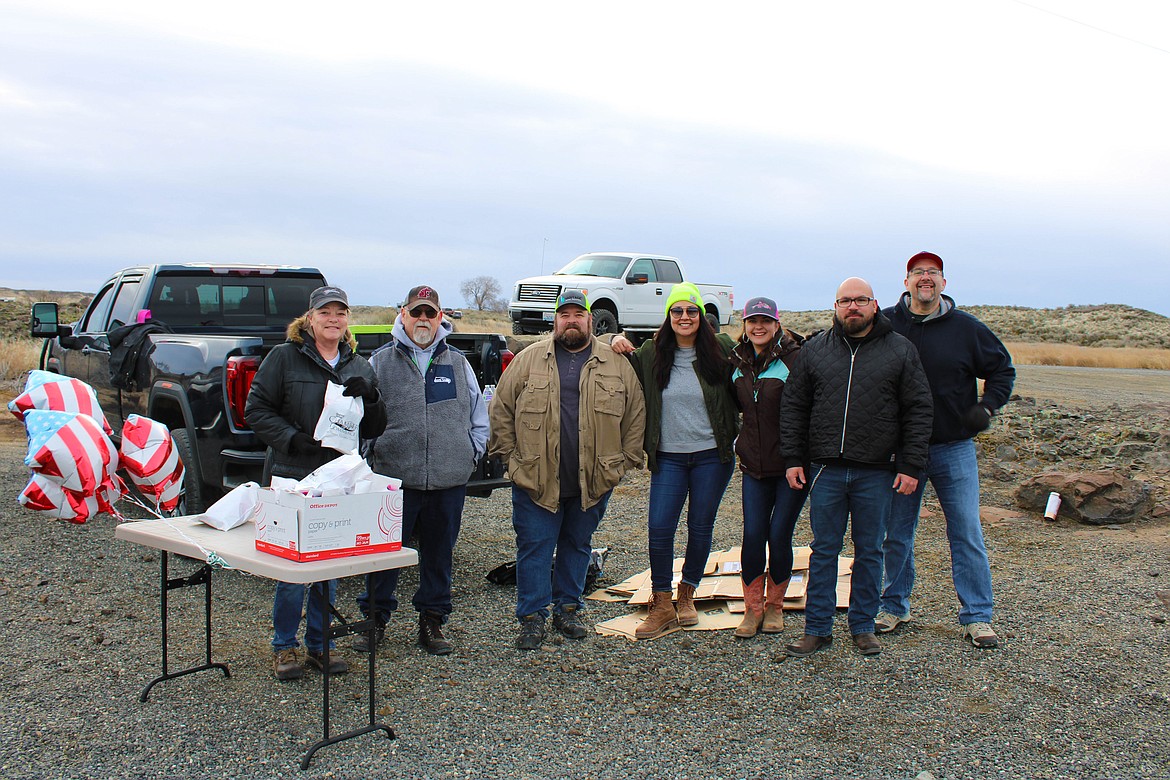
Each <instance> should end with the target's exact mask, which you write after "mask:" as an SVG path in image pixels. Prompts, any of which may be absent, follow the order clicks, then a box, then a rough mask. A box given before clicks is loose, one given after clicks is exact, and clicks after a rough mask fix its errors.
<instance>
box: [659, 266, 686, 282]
mask: <svg viewBox="0 0 1170 780" xmlns="http://www.w3.org/2000/svg"><path fill="white" fill-rule="evenodd" d="M654 267H655V268H657V269H658V281H660V282H666V283H668V284H678V283H679V282H681V281H682V280H683V278H682V271H680V270H678V263H676V262H674V261H673V260H655V261H654Z"/></svg>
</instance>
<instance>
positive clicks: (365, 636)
mask: <svg viewBox="0 0 1170 780" xmlns="http://www.w3.org/2000/svg"><path fill="white" fill-rule="evenodd" d="M385 639H386V624H385V623H379V624H378V627H377V628H375V629H374V644H375V645H380V644H382V642H383V641H385ZM353 649H354V650H355V651H357V652H359V653H368V652H370V634H369V632H363V633H361V634H358V635H357V637H356V638H355V639H354V640H353Z"/></svg>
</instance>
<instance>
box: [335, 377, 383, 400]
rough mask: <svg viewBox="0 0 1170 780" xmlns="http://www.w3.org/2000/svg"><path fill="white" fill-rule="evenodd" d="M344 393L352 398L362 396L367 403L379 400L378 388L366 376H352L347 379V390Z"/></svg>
mask: <svg viewBox="0 0 1170 780" xmlns="http://www.w3.org/2000/svg"><path fill="white" fill-rule="evenodd" d="M342 395H348V396H349V397H350V398H354V397H360V398H361V399H362V400H363V401H365V402H366V403H368V404H372V403H373V402H374V401H377V400H378V388H376V387H374V385H373V384H372V383H371V382H370V381H369V380H368V379H366V378H365V377H364V376H351V377H350V378H349V379H347V380H345V391H344V392H343V393H342Z"/></svg>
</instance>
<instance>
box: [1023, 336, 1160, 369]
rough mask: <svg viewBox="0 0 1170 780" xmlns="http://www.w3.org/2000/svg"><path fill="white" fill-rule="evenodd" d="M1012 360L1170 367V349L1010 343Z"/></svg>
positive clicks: (1026, 363) (1032, 363)
mask: <svg viewBox="0 0 1170 780" xmlns="http://www.w3.org/2000/svg"><path fill="white" fill-rule="evenodd" d="M1005 346H1007V348H1008V351H1009V352H1011V353H1012V362H1014V363H1017V364H1019V365H1023V366H1080V367H1084V368H1155V369H1161V370H1163V371H1165V370H1170V349H1152V348H1139V347H1079V346H1076V345H1073V344H1036V343H1015V342H1010V343H1006V344H1005Z"/></svg>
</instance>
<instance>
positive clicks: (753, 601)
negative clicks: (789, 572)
mask: <svg viewBox="0 0 1170 780" xmlns="http://www.w3.org/2000/svg"><path fill="white" fill-rule="evenodd" d="M766 577H767V575H765V574H761V575H760V576H759V577H756V578H755V579H754V580H752V581H751V582H749V583H747V584H746V585H744V586H743V606H744V609H743V622H742V623H740V624H739V627H738V628H736V629H735V635H736V636H737V637H739V638H740V639H749V638H751V637H753V636H755V635H756V633H757V632H758V631H759V630H760V623H762V622H763V620H764V579H765V578H766Z"/></svg>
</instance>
